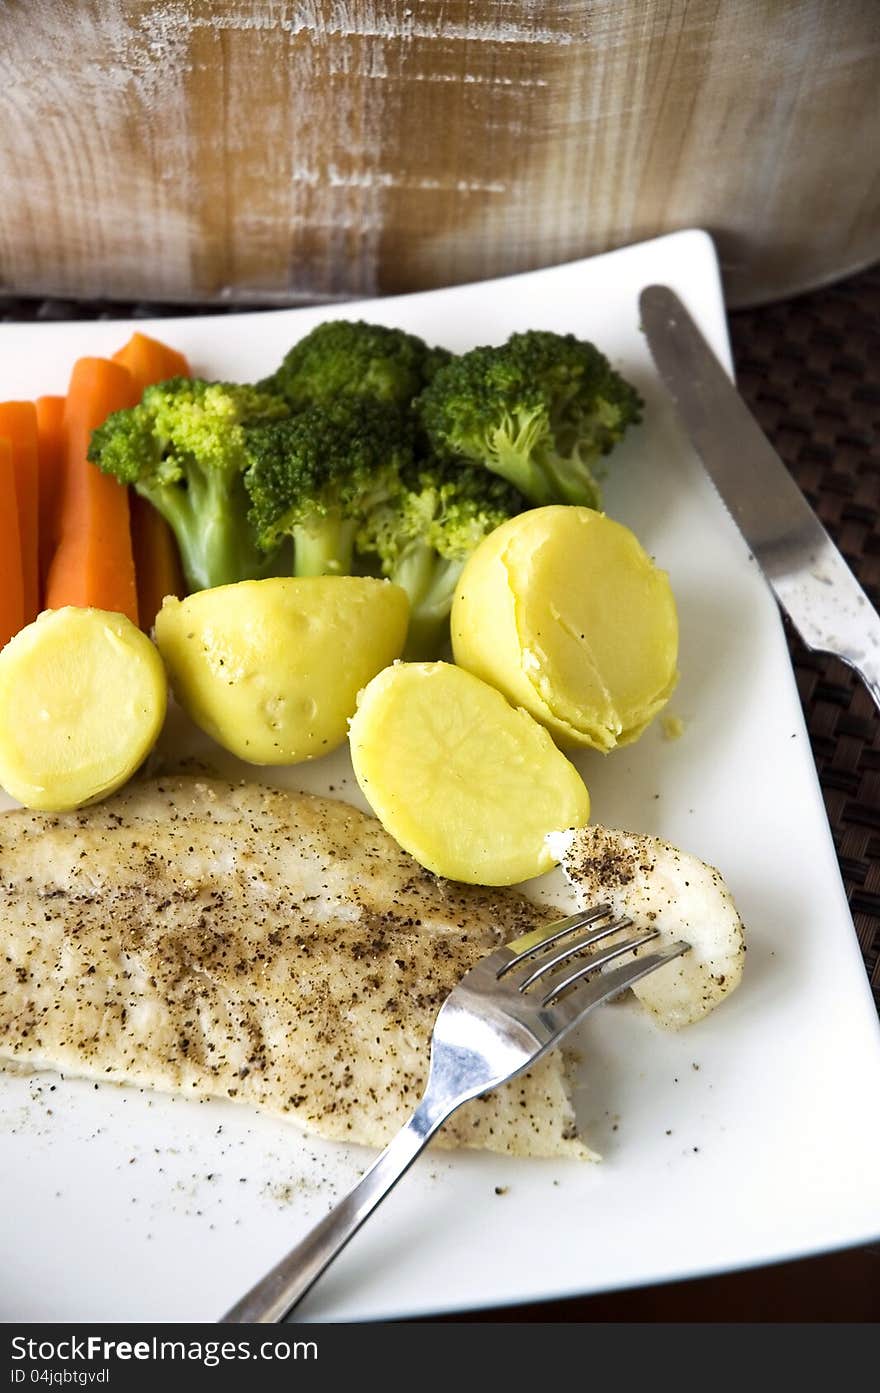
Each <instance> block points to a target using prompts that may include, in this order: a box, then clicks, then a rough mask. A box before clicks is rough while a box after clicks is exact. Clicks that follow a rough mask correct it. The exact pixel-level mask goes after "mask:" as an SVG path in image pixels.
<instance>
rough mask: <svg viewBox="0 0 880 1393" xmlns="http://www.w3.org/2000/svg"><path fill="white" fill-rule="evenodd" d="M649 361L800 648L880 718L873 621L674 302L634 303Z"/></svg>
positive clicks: (671, 298)
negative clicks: (833, 669) (864, 695)
mask: <svg viewBox="0 0 880 1393" xmlns="http://www.w3.org/2000/svg"><path fill="white" fill-rule="evenodd" d="M639 308H640V310H641V322H642V328H643V329H644V331H645V334H646V336H647V339H648V344H649V345H650V349H651V353H652V355H653V358H654V362H655V363H656V365H657V368H658V371H659V373H660V376H661V378H662V379H663V382H664V384H665V386H666V388H667V390H668V391H669V393H670V395H671V397H672V399H673V401H674V402H675V405H676V407H677V408H678V414H679V416H680V417H681V420H682V422H683V423H684V426H685V428H686V430H687V433H688V435H689V436H690V438H691V442H692V444H693V445H694V448H695V449H696V451H697V454H698V455H699V456H700V459H701V460H702V461H703V464H704V465H705V467H706V471H707V473H708V474H709V477H710V478H711V480H712V482H713V483H714V484H715V487H716V488H717V490H718V492H719V493H720V494H721V497H722V499H723V500H724V502H725V504H726V505H727V507H728V509H729V510H730V512H731V513H732V515H733V518H734V521H735V522H736V524H737V526H738V527H739V529H740V531H741V532H742V534H743V536H744V537H745V539H746V541H747V542H748V544H749V547H750V549H751V551H752V555H753V556H754V557H755V560H756V561H757V563H758V565H759V566H760V568H761V570H762V572H763V573H764V578H765V579H766V581H767V583H768V584H769V586H770V589H771V590H772V591H773V594H774V595H775V596H776V599H777V600H778V601H779V604H780V605H781V607H782V609H783V610H784V611H785V613H786V614H787V615H788V617H789V619H790V620H791V622H792V623H793V625H794V627H795V628H796V629H797V632H798V633H799V634H800V636H801V638H802V639H803V641H804V643H805V644H806V646H807V648H809V649H812V650H813V651H814V652H817V653H831V654H833V655H834V656H835V657H836V658H841V659H842V660H843V661H844V662H845V663H847V664H849V666H850V667H852V668H854V669H855V670H856V672H857V673H858V674H859V676H860V677H861V678H862V680H863V682H864V683H865V686H866V687H867V689H868V691H869V692H870V693H871V696H872V697H873V698H874V703H875V705H876V706H877V709H878V711H880V615H878V614H877V611H876V610H875V608H874V606H873V605H872V604H871V601H870V600H869V599H868V596H867V595H866V594H865V592H864V590H863V589H862V587H861V586H860V585H859V583H858V581H857V580H856V578H855V576H854V575H853V573H852V571H851V570H850V568H849V566H848V565H847V564H846V562H845V561H844V559H843V557H842V556H841V554H840V552H839V551H838V549H837V547H836V546H835V545H834V543H833V542H832V540H831V538H830V537H829V536H828V533H827V532H826V531H825V528H824V527H823V526H822V524H821V522H820V521H819V519H818V518H817V517H816V514H815V513H814V512H813V510H812V508H811V507H810V505H809V503H808V502H807V500H806V499H805V498H804V495H803V494H802V493H801V491H800V489H799V488H798V486H797V484H796V483H795V482H794V480H793V479H792V477H791V475H790V474H789V472H788V470H787V469H786V467H785V465H784V464H783V463H782V460H781V459H780V458H779V456H778V455H777V453H776V451H775V450H774V449H773V446H772V445H771V444H770V441H769V440H768V439H767V437H766V435H765V434H764V432H763V431H762V430H761V427H760V426H759V425H758V422H757V421H756V420H755V418H754V416H753V415H752V413H751V412H750V411H749V409H748V407H747V406H746V404H745V402H744V401H743V399H742V397H741V396H740V395H739V393H738V392H737V391H736V388H735V387H734V386H733V383H732V382H731V380H730V378H729V377H728V375H727V373H726V372H725V370H724V368H723V367H722V366H721V364H720V363H719V361H718V359H717V358H716V357H715V354H714V353H713V352H712V350H711V348H710V347H709V345H708V344H707V343H706V340H705V339H704V338H703V335H702V334H701V333H700V331H699V329H698V328H697V326H696V324H695V323H694V321H693V319H692V318H691V316H690V315H689V314H688V311H687V310H686V309H685V307H684V305H683V304H682V302H681V300H679V298H678V296H677V295H675V294H674V292H673V291H671V290H670V289H669V287H668V286H665V285H649V286H648V287H647V288H646V289H645V290H643V291H642V293H641V296H640V297H639Z"/></svg>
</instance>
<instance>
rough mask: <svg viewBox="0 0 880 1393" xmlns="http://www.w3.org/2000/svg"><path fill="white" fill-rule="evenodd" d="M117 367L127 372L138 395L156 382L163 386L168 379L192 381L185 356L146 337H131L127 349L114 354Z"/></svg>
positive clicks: (136, 335)
mask: <svg viewBox="0 0 880 1393" xmlns="http://www.w3.org/2000/svg"><path fill="white" fill-rule="evenodd" d="M113 361H114V363H119V364H121V366H122V367H124V368H128V371H129V372H130V373H131V375H132V377H133V379H134V383H135V386H136V387H137V389H138V395H140V393H141V392H142V391H143V390H144V388H145V387H149V386H150V385H151V383H153V382H164V381H165V379H166V378H168V377H189V375H190V373H189V363H188V362H187V361H186V359H185V358H184V356H183V354H182V353H178V352H177V350H176V349H175V348H169V347H168V345H167V344H164V343H160V342H159V340H158V339H151V338H150V337H149V335H147V334H140V333H135V334H132V336H131V338H130V339H129V341H128V343H127V344H126V345H125V347H124V348H120V349H119V351H118V353H114V354H113Z"/></svg>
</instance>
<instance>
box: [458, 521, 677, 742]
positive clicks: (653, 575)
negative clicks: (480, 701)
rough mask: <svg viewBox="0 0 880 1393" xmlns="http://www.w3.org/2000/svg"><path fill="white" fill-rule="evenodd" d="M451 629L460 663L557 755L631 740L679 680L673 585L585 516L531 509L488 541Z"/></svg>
mask: <svg viewBox="0 0 880 1393" xmlns="http://www.w3.org/2000/svg"><path fill="white" fill-rule="evenodd" d="M451 624H452V646H453V651H454V653H455V660H456V662H457V663H459V664H460V665H461V666H462V667H465V668H467V669H468V670H469V671H470V672H473V673H475V674H476V675H477V676H478V677H481V678H483V680H484V681H485V682H489V683H491V684H492V686H494V687H497V688H498V690H499V691H500V692H503V693H504V695H505V696H506V697H508V698H509V700H510V701H512V702H515V703H517V704H518V705H520V706H524V707H525V708H526V710H527V711H530V712H531V714H532V715H533V716H534V717H535V719H536V720H538V721H540V722H541V723H542V724H543V725H545V726H546V727H547V728H548V730H550V731H552V732H553V734H554V735H555V736H556V738H557V739H558V740H559V742H560V744H562V745H575V746H591V747H592V748H594V749H597V750H602V751H606V752H607V751H608V750H612V749H614V748H615V746H617V745H625V744H628V743H629V742H630V741H632V740H635V739H637V738H638V736H639V735H641V733H642V731H643V730H644V729H645V727H646V726H647V725H648V723H649V722H650V721H651V720H652V719H653V717H654V716H656V714H657V712H658V711H660V710H661V709H662V707H663V706H664V705H665V703H666V702H667V701H668V699H669V697H670V695H671V693H672V691H673V689H674V687H675V684H676V681H677V680H678V674H677V672H676V661H677V657H678V618H677V614H676V608H675V600H674V598H673V595H672V589H671V586H670V584H669V578H668V576H667V575H666V573H665V571H661V570H659V569H658V567H656V566H655V565H654V563H653V561H652V560H651V558H650V557H649V556H648V554H647V552H646V551H645V550H644V548H643V547H642V546H641V544H640V543H639V541H638V539H637V538H636V536H635V535H634V534H633V533H632V532H631V531H630V529H629V528H628V527H624V526H623V525H622V524H621V523H619V522H613V521H612V520H611V518H607V517H605V516H604V514H602V513H597V512H595V511H594V510H593V509H592V508H577V507H549V508H535V509H533V510H531V511H530V512H526V513H520V514H519V516H518V517H515V518H511V519H510V521H509V522H505V523H504V524H502V526H501V527H499V528H497V529H496V530H495V531H494V532H492V533H491V534H490V535H489V536H488V537H487V538H486V540H485V541H484V542H482V543H481V544H480V546H479V547H478V548H477V550H476V551H475V552H474V553H473V555H472V556H471V557H470V559H469V561H468V563H467V565H466V566H465V568H464V571H463V572H462V575H461V579H460V581H459V585H458V589H457V591H456V595H455V600H454V602H453V606H452V620H451Z"/></svg>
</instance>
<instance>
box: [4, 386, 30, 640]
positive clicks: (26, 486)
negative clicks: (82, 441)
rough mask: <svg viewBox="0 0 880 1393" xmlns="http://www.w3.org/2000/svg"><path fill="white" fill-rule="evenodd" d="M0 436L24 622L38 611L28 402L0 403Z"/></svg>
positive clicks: (28, 620)
mask: <svg viewBox="0 0 880 1393" xmlns="http://www.w3.org/2000/svg"><path fill="white" fill-rule="evenodd" d="M0 435H2V436H3V437H4V438H5V439H6V440H8V441H9V444H10V446H11V448H12V468H13V472H14V474H15V496H16V499H17V501H18V537H19V544H20V547H21V561H20V565H21V574H22V584H23V587H24V622H25V624H30V622H31V620H32V619H36V617H37V615H38V614H39V612H40V569H39V559H38V531H37V529H38V512H37V413H36V410H35V408H34V404H33V402H32V401H6V402H0Z"/></svg>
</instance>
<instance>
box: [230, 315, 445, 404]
mask: <svg viewBox="0 0 880 1393" xmlns="http://www.w3.org/2000/svg"><path fill="white" fill-rule="evenodd" d="M450 357H451V355H450V354H449V353H447V351H446V350H445V349H442V348H429V347H428V345H427V344H426V343H425V342H424V341H423V340H422V339H420V338H417V337H416V336H415V335H414V334H407V333H404V331H403V330H402V329H388V328H386V327H385V326H384V325H382V324H367V323H365V322H364V321H363V320H358V321H353V320H348V319H334V320H329V321H328V322H327V323H325V324H319V325H318V326H317V328H315V329H313V330H312V331H311V333H310V334H306V336H305V338H304V339H301V340H300V342H299V343H296V344H294V346H293V348H291V350H290V352H289V353H288V354H287V356H286V357H285V359H284V361H283V363H282V364H281V366H280V368H278V370H277V371H276V372H275V373H273V374H272V376H271V377H267V378H266V379H265V380H264V381H263V382H261V383H259V384H258V385H259V386H260V387H261V388H263V389H264V390H266V391H269V392H276V393H278V394H279V395H280V396H283V397H284V398H285V399H286V400H287V401H288V402H289V403H290V405H291V407H292V409H293V410H294V411H301V410H303V408H304V407H306V406H318V405H322V404H325V403H329V402H333V401H335V400H337V399H338V398H339V397H349V396H355V397H371V398H373V399H374V400H376V401H385V402H392V403H395V404H397V405H398V406H400V407H408V406H409V404H410V402H411V401H412V399H413V397H414V396H415V395H416V393H417V392H420V391H421V389H422V387H423V386H424V385H425V384H426V383H427V382H430V381H431V379H432V377H433V375H434V373H435V372H436V371H437V369H438V368H439V367H440V366H441V365H442V364H443V363H444V362H446V361H447V360H448V359H449V358H450Z"/></svg>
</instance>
